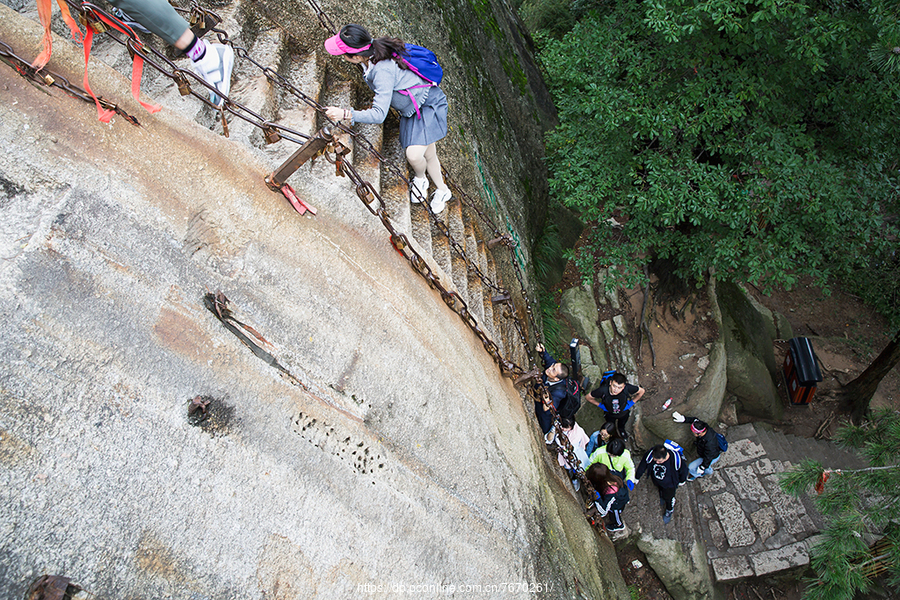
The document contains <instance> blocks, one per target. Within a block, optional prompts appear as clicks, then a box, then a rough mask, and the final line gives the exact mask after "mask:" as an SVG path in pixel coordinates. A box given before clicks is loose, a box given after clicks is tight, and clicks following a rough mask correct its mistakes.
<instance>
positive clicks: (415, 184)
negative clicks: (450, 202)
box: [409, 177, 428, 204]
mask: <svg viewBox="0 0 900 600" xmlns="http://www.w3.org/2000/svg"><path fill="white" fill-rule="evenodd" d="M416 192H418V193H416ZM426 199H428V178H427V177H413V178H412V181H411V182H410V184H409V201H410V202H412V203H413V204H418V203H420V202H422V201H423V200H426Z"/></svg>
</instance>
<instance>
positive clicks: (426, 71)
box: [401, 44, 444, 85]
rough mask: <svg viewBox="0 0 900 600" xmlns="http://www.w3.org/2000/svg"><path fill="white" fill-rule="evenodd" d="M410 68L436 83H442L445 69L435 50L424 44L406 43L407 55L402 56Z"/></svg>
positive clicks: (423, 77)
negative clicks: (439, 61)
mask: <svg viewBox="0 0 900 600" xmlns="http://www.w3.org/2000/svg"><path fill="white" fill-rule="evenodd" d="M401 58H402V59H403V62H405V63H406V66H407V67H409V70H410V71H412V72H413V73H415V74H416V75H418V76H419V77H421V78H422V79H424V80H425V81H429V82H431V83H433V84H434V85H440V83H441V80H442V79H443V78H444V69H442V68H441V65H440V64H438V61H437V57H436V56H435V55H434V52H432V51H431V50H429V49H428V48H425V47H423V46H416V45H415V44H406V56H402V57H401Z"/></svg>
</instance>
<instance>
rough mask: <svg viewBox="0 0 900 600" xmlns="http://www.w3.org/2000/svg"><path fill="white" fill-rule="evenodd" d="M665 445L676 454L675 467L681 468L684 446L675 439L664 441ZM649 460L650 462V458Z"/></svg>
mask: <svg viewBox="0 0 900 600" xmlns="http://www.w3.org/2000/svg"><path fill="white" fill-rule="evenodd" d="M663 446H665V447H666V450H670V451H671V452H672V454H673V455H674V457H675V469H676V470H677V469H680V468H681V461H683V460H684V448H682V447H681V444H679V443H678V442H676V441H673V440H666V441H665V442H663ZM648 458H649V455H648ZM647 462H648V463H649V462H650V461H649V460H648V461H647Z"/></svg>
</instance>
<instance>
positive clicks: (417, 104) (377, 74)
mask: <svg viewBox="0 0 900 600" xmlns="http://www.w3.org/2000/svg"><path fill="white" fill-rule="evenodd" d="M325 50H326V51H328V53H329V54H331V55H333V56H340V57H342V58H343V59H344V60H346V61H347V62H349V63H353V64H355V65H360V66H361V67H362V68H363V78H364V79H365V82H366V85H368V86H369V87H370V88H371V89H372V91H374V92H375V97H374V98H373V99H372V107H371V108H369V109H366V110H353V109H352V108H339V107H336V106H328V107H326V108H325V114H326V115H328V118H329V119H331V120H332V121H343V120H347V121H349V122H350V124H351V125H352V124H353V123H384V120H385V118H386V117H387V114H388V110H389V109H391V108H392V107H393V108H395V109H397V112H398V113H400V145H401V146H403V148H404V149H405V150H406V160H407V161H409V166H410V167H412V170H413V172H414V173H415V176H414V177H413V179H412V181H411V182H410V189H409V195H410V200H411V201H412V202H413V203H418V202H422V201H423V200H425V199H427V198H428V178H427V177H426V176H425V174H426V172H427V173H428V175H429V176H431V180H432V181H433V182H434V185H435V187H436V188H437V189H436V190H435V192H434V194H433V195H432V197H431V210H432V211H433V212H434V213H435V214H438V213H440V212H441V211H443V210H444V207H445V206H446V204H447V201H448V200H449V199H450V197H451V196H452V193H451V192H450V188H449V187H447V184H446V183H444V178H443V176H442V174H441V163H440V160H438V156H437V149H436V147H435V142H437V141H438V140H440V139H442V138H443V137H445V136H446V135H447V97H446V96H445V95H444V92H443V91H442V90H441V88H440V87H438V83H440V81H431V80H429V79H426V78H425V76H424V74H423V69H420V68H418V67H417V66H416V65H414V64H413V63H412V62H411V61H410V59H411V58H412V57H411V52H412V51H413V50H415V51H416V54H417V55H418V54H420V52H419V51H420V50H424V49H423V48H421V47H419V46H413V45H411V44H410V45H407V44H404V43H403V41H402V40H400V39H397V38H392V37H379V38H372V36H371V34H370V33H369V32H368V31H366V30H365V29H364V28H363V27H361V26H360V25H356V24H355V23H350V24H348V25H344V26H343V27H341V30H340V32H339V33H338V34H336V35H334V36H332V37H330V38H328V39H327V40H325ZM428 54H429V55H430V54H431V53H430V52H428ZM432 56H433V55H432ZM432 63H433V65H434V66H437V69H438V70H439V69H440V67H439V66H438V65H437V61H436V60H434V61H432ZM419 65H420V66H423V68H424V65H422V63H419ZM438 79H439V77H438Z"/></svg>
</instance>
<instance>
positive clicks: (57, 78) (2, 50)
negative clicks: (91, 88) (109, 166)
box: [0, 42, 141, 127]
mask: <svg viewBox="0 0 900 600" xmlns="http://www.w3.org/2000/svg"><path fill="white" fill-rule="evenodd" d="M0 59H2V60H3V62H5V63H6V64H8V65H9V66H11V67H12V68H13V69H15V70H16V71H17V72H18V73H19V74H20V75H21V76H22V77H24V78H25V79H28V80H29V81H32V82H35V83H40V84H41V85H47V86H50V87H57V88H59V89H61V90H62V91H64V92H65V93H67V94H69V95H70V96H74V97H76V98H81V99H82V100H84V101H85V102H87V103H88V104H93V103H94V100H93V98H91V96H90V94H88V93H87V91H85V90H83V89H82V88H80V87H78V86H77V85H75V84H73V83H72V82H70V81H69V80H68V79H67V78H66V77H65V76H63V75H60V74H59V73H56V72H54V71H51V70H49V69H47V68H46V67H45V68H43V69H41V70H40V72H38V71H37V70H36V69H35V68H34V67H32V66H31V63H30V62H28V61H27V60H25V59H24V58H22V57H21V56H17V55H16V54H15V52H13V49H12V48H11V47H9V46H7V45H6V44H5V43H3V42H0ZM97 101H98V102H99V103H100V106H102V107H103V108H105V109H107V110H111V111H113V112H115V113H116V114H117V115H119V116H121V117H122V118H123V119H125V120H126V121H128V122H129V123H131V124H132V125H136V126H138V127H140V126H141V124H140V122H139V121H138V120H137V118H135V117H134V116H132V115H130V114H128V113H127V112H125V111H124V110H123V109H122V108H120V107H119V106H118V105H116V104H113V103H112V102H110V101H109V100H104V99H103V98H101V97H98V98H97Z"/></svg>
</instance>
